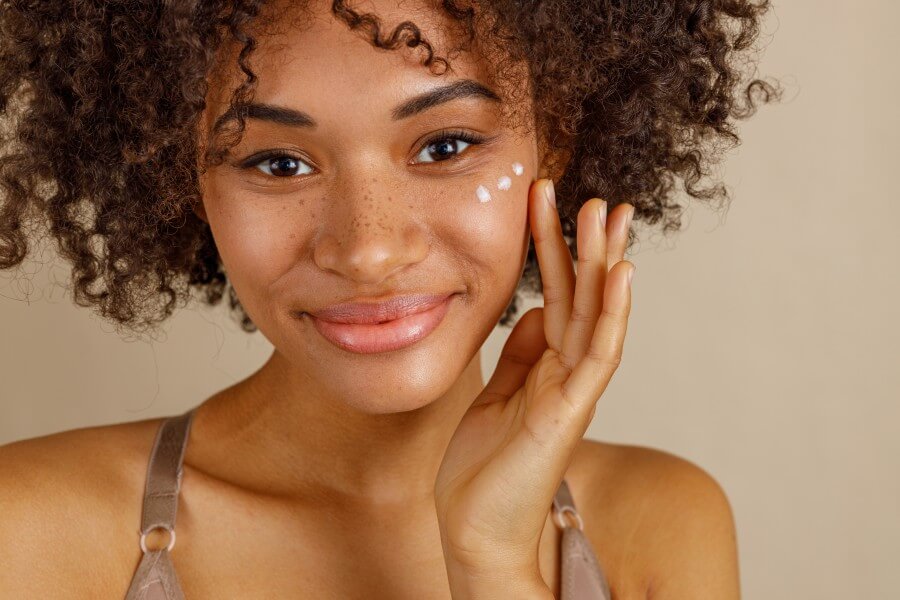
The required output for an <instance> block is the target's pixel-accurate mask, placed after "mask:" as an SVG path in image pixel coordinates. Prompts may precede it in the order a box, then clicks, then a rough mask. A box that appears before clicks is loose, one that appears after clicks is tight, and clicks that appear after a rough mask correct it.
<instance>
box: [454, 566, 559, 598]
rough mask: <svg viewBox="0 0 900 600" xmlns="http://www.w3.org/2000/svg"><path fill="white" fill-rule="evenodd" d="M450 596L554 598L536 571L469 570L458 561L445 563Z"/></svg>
mask: <svg viewBox="0 0 900 600" xmlns="http://www.w3.org/2000/svg"><path fill="white" fill-rule="evenodd" d="M447 576H448V579H449V581H450V597H451V598H452V599H453V600H497V599H498V598H517V599H518V598H521V599H522V600H555V597H554V595H553V592H552V591H551V590H550V588H549V587H548V586H547V584H546V582H545V581H544V579H543V577H541V575H540V572H539V571H538V570H537V568H535V569H534V570H533V571H528V572H525V573H521V572H505V570H503V569H495V570H491V569H487V568H486V569H480V570H478V571H472V570H471V569H469V568H466V567H463V566H461V565H454V564H449V563H448V564H447Z"/></svg>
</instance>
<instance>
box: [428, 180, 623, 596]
mask: <svg viewBox="0 0 900 600" xmlns="http://www.w3.org/2000/svg"><path fill="white" fill-rule="evenodd" d="M547 188H551V189H552V185H551V182H550V181H549V180H546V179H540V180H537V181H535V182H534V183H533V184H532V185H531V188H530V189H529V201H528V205H529V208H528V212H529V222H530V226H531V233H532V235H533V237H534V242H535V250H536V253H537V258H538V265H539V267H540V270H541V277H542V280H543V290H544V307H543V308H534V309H532V310H530V311H528V312H526V313H525V314H524V315H522V317H521V318H520V319H519V322H518V323H516V326H515V327H514V328H513V331H512V332H511V333H510V336H509V339H508V340H507V342H506V344H505V345H504V347H503V351H502V353H501V356H500V360H499V362H498V364H497V369H496V370H495V372H494V374H493V376H492V377H491V379H490V381H489V382H488V383H487V385H486V386H485V388H484V390H483V392H482V393H481V394H480V395H479V397H478V398H477V399H476V400H475V402H474V403H473V404H472V405H471V407H470V408H469V410H468V411H467V412H466V414H465V415H464V417H463V418H462V420H461V421H460V424H459V426H458V428H457V430H456V431H455V433H454V435H453V437H452V438H451V440H450V444H449V446H448V448H447V451H446V453H445V455H444V459H443V462H442V463H441V467H440V470H439V471H438V476H437V479H436V481H435V504H436V508H437V516H438V521H439V524H440V529H441V541H442V545H443V548H444V555H445V559H446V560H447V565H448V572H449V573H450V574H451V587H452V579H453V577H454V574H460V573H465V574H467V575H468V576H471V577H473V578H479V577H484V578H487V579H489V580H492V581H494V582H495V583H496V582H502V581H504V580H505V581H507V582H509V583H513V582H516V581H518V582H522V581H528V582H533V581H535V579H534V578H535V577H538V578H539V572H538V543H539V541H540V537H541V532H542V531H543V527H544V523H545V520H546V518H547V514H548V512H549V510H550V508H551V505H552V501H553V496H554V494H555V493H556V490H557V488H558V487H559V485H560V483H561V481H562V479H563V477H564V475H565V472H566V469H567V467H568V465H569V463H570V461H571V457H572V454H573V452H574V450H575V448H576V447H577V445H578V442H579V441H580V440H581V438H582V436H583V435H584V433H585V431H586V430H587V427H588V425H589V424H590V422H591V419H592V417H593V416H594V411H595V409H596V404H597V401H598V400H599V398H600V396H601V394H603V391H604V390H605V389H606V386H607V385H608V384H609V381H610V379H611V377H612V375H613V373H614V372H615V370H616V368H617V366H618V364H619V362H620V359H621V356H622V348H623V345H624V339H625V331H626V326H627V321H628V316H629V314H630V312H631V284H630V277H629V276H630V274H631V272H632V271H633V270H634V265H633V263H631V262H629V261H624V260H622V258H623V256H624V253H625V246H626V242H627V234H628V230H629V226H630V223H631V215H632V214H633V212H634V209H633V207H632V206H631V205H628V204H623V205H621V207H617V208H616V210H615V211H613V213H611V214H610V216H609V219H608V224H607V227H606V228H604V227H602V226H601V224H600V219H599V212H598V209H599V208H600V206H601V204H602V201H601V200H599V199H591V200H588V201H587V202H586V203H585V204H584V205H583V206H582V207H581V210H580V211H579V213H578V228H577V229H578V233H577V242H576V243H577V249H578V281H577V285H576V281H575V271H574V269H573V265H572V255H571V253H570V252H569V249H568V247H567V246H566V243H565V240H564V239H563V236H562V229H561V225H560V221H559V216H558V213H557V211H556V209H555V207H553V206H551V205H550V204H549V202H548V201H547V199H546V197H545V190H547ZM551 193H552V192H551ZM607 231H609V233H607ZM608 265H612V267H611V268H609V267H608ZM539 581H541V582H542V580H540V579H539Z"/></svg>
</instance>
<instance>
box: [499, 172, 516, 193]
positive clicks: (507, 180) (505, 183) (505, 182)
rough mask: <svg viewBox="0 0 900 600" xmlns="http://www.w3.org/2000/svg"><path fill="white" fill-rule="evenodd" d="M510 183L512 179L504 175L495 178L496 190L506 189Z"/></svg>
mask: <svg viewBox="0 0 900 600" xmlns="http://www.w3.org/2000/svg"><path fill="white" fill-rule="evenodd" d="M511 185H512V179H510V178H509V177H507V176H506V175H504V176H503V177H501V178H500V179H498V180H497V189H498V190H508V189H509V186H511Z"/></svg>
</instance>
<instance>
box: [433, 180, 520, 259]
mask: <svg viewBox="0 0 900 600" xmlns="http://www.w3.org/2000/svg"><path fill="white" fill-rule="evenodd" d="M531 182H532V176H531V174H530V173H529V171H528V170H527V168H526V167H524V166H522V164H521V163H518V162H510V163H509V164H503V165H498V166H496V167H494V168H492V169H488V170H485V171H484V172H482V173H479V174H478V175H476V176H474V177H472V178H471V179H469V180H467V181H466V182H464V183H461V184H459V185H458V186H455V189H454V190H453V191H452V194H451V195H449V198H452V200H451V205H452V206H453V207H454V210H452V211H446V212H445V213H443V214H441V215H438V216H437V218H439V219H441V220H449V222H447V223H446V224H447V225H448V226H449V227H452V232H453V233H451V234H450V235H454V236H456V237H457V239H456V240H454V243H453V245H454V246H455V247H456V248H457V249H458V251H459V252H460V253H461V254H462V255H463V257H464V258H465V259H467V260H469V261H470V262H474V263H476V264H481V265H482V267H483V268H487V269H488V270H490V271H492V272H497V271H499V270H503V269H509V270H510V271H511V272H513V271H515V270H516V268H517V267H520V266H521V265H520V264H518V259H519V258H520V255H521V254H522V253H523V252H524V249H527V240H528V233H529V230H528V223H527V221H528V190H529V187H530V185H531Z"/></svg>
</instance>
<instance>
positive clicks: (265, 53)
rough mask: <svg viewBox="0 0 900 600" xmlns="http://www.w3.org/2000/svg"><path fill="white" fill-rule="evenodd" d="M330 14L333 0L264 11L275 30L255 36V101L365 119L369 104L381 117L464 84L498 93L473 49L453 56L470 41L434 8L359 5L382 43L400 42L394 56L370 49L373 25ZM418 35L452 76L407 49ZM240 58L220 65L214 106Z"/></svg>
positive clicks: (382, 0)
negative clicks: (426, 94)
mask: <svg viewBox="0 0 900 600" xmlns="http://www.w3.org/2000/svg"><path fill="white" fill-rule="evenodd" d="M331 7H332V2H331V1H330V0H328V1H327V2H323V1H313V2H310V3H308V4H306V5H305V6H298V5H297V4H291V3H289V2H276V3H274V4H271V5H267V6H266V8H265V9H264V10H265V11H266V12H265V13H264V14H263V15H262V17H263V18H264V19H266V20H267V21H269V22H267V23H266V24H265V25H263V27H264V29H263V30H259V31H254V32H253V33H254V36H255V37H256V38H257V47H256V48H255V49H254V51H253V53H252V54H251V55H250V59H249V64H250V68H251V69H252V70H253V71H254V73H256V75H257V76H258V81H257V86H256V92H255V98H256V99H257V100H259V101H265V102H267V103H272V104H283V105H297V104H298V103H302V104H303V106H304V108H305V109H307V110H308V111H309V112H316V113H320V114H327V113H332V112H333V113H340V112H342V111H349V110H351V109H352V110H354V111H356V112H359V111H360V110H361V108H365V104H369V105H371V106H372V107H373V108H374V107H379V110H383V109H384V107H388V106H390V107H393V106H394V105H396V104H397V100H398V99H402V98H407V97H409V96H412V95H415V94H417V93H420V92H423V91H426V90H428V89H430V88H433V87H434V86H436V85H438V84H446V83H449V82H450V81H453V80H456V79H461V78H465V79H472V80H475V81H478V82H480V83H483V84H485V85H486V86H487V87H493V82H492V79H491V74H490V65H489V63H488V61H487V60H486V59H485V58H483V57H482V56H481V55H480V54H479V53H478V52H477V49H476V48H475V47H473V48H471V49H466V50H465V51H462V52H456V51H455V50H456V49H457V48H458V47H459V44H461V43H462V42H463V41H464V40H463V37H462V35H461V34H462V27H461V23H460V22H459V21H457V20H456V19H453V18H452V17H449V16H447V15H446V14H445V13H443V12H442V11H441V10H440V9H439V8H437V7H435V6H434V3H433V2H422V1H418V0H417V1H406V0H368V1H366V2H356V3H354V4H353V10H354V11H355V12H357V13H358V14H360V15H365V14H366V13H373V14H374V15H376V16H377V18H378V19H379V21H380V23H379V25H378V27H377V33H378V37H379V38H380V39H382V40H385V41H390V40H391V37H392V34H393V35H395V36H396V40H397V43H396V44H395V45H396V47H395V48H378V47H376V46H375V45H374V44H373V43H372V39H373V36H374V35H375V31H376V27H375V26H374V25H373V24H371V23H366V24H363V25H361V26H359V27H357V28H356V29H351V28H350V27H349V26H348V25H347V23H346V22H345V21H344V20H343V19H341V18H340V17H338V16H337V15H335V14H334V13H333V12H332V8H331ZM410 22H411V23H410ZM404 23H406V24H405V25H403V26H402V27H400V28H399V29H398V26H399V25H401V24H404ZM413 24H414V26H413ZM416 28H418V35H419V36H420V37H421V38H422V39H424V40H426V41H427V42H428V43H429V44H430V45H431V50H432V52H433V53H434V55H435V57H443V58H448V59H449V60H450V69H447V71H446V72H445V73H443V74H442V75H436V74H435V73H441V72H443V71H444V68H443V65H441V64H437V65H435V73H433V72H432V71H431V70H430V69H429V68H428V67H427V66H426V65H424V64H423V61H424V60H425V59H426V58H427V56H428V50H427V48H426V47H425V46H421V45H420V46H418V47H416V48H409V47H408V46H407V44H406V42H407V40H412V39H415V38H416ZM389 45H394V44H389ZM239 51H240V45H239V44H238V43H236V42H235V43H232V44H230V46H229V47H228V48H227V49H226V50H225V54H226V55H227V58H226V59H225V60H224V62H223V63H222V64H224V65H225V66H226V68H225V69H224V70H222V71H221V72H220V73H218V74H217V77H216V79H215V80H211V82H210V83H211V89H212V90H214V91H216V92H218V93H217V94H215V96H216V98H214V101H215V100H218V101H219V102H222V101H224V100H225V99H226V97H227V94H228V93H230V91H231V90H233V89H234V88H235V87H236V86H237V85H238V84H239V83H241V82H242V81H243V80H244V78H245V75H244V74H243V73H242V72H241V71H240V70H239V69H238V67H237V62H236V59H237V53H238V52H239ZM448 53H449V54H450V55H449V56H448ZM387 116H388V115H387V114H386V115H385V117H387Z"/></svg>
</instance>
